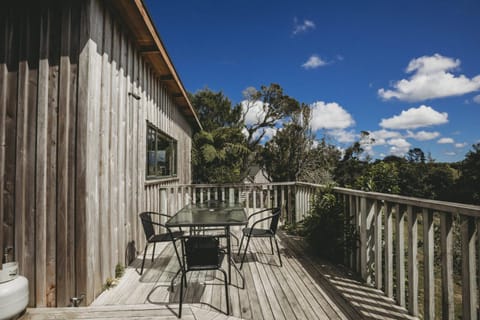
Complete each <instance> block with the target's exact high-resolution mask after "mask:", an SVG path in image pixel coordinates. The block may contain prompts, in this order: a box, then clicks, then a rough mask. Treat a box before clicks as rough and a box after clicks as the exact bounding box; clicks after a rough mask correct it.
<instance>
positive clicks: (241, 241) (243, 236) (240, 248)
mask: <svg viewBox="0 0 480 320" xmlns="http://www.w3.org/2000/svg"><path fill="white" fill-rule="evenodd" d="M243 238H245V235H244V234H242V240H240V246H239V247H238V253H237V255H239V254H240V250H242V244H243Z"/></svg>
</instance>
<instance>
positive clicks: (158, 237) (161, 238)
mask: <svg viewBox="0 0 480 320" xmlns="http://www.w3.org/2000/svg"><path fill="white" fill-rule="evenodd" d="M172 236H173V238H174V239H176V238H179V237H181V236H183V231H175V232H172ZM172 236H170V234H169V233H159V234H155V235H153V236H152V237H151V238H150V239H148V242H166V241H172Z"/></svg>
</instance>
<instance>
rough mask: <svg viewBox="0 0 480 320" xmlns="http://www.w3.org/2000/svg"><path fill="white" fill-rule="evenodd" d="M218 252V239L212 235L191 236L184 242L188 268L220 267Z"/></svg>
mask: <svg viewBox="0 0 480 320" xmlns="http://www.w3.org/2000/svg"><path fill="white" fill-rule="evenodd" d="M219 253H220V247H219V241H218V239H217V238H215V237H212V236H191V237H189V238H188V240H187V241H186V242H185V254H186V258H187V266H188V267H189V268H190V267H206V266H210V267H213V266H216V267H220V258H219Z"/></svg>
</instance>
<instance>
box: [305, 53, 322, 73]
mask: <svg viewBox="0 0 480 320" xmlns="http://www.w3.org/2000/svg"><path fill="white" fill-rule="evenodd" d="M325 65H327V62H326V61H324V60H322V58H320V57H319V56H318V55H316V54H314V55H312V56H311V57H310V58H308V60H307V62H305V63H304V64H302V68H304V69H307V70H308V69H316V68H319V67H323V66H325Z"/></svg>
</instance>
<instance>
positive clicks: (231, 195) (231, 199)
mask: <svg viewBox="0 0 480 320" xmlns="http://www.w3.org/2000/svg"><path fill="white" fill-rule="evenodd" d="M228 198H229V199H228V202H230V203H235V189H234V188H232V187H230V188H228ZM238 202H240V199H238Z"/></svg>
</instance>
